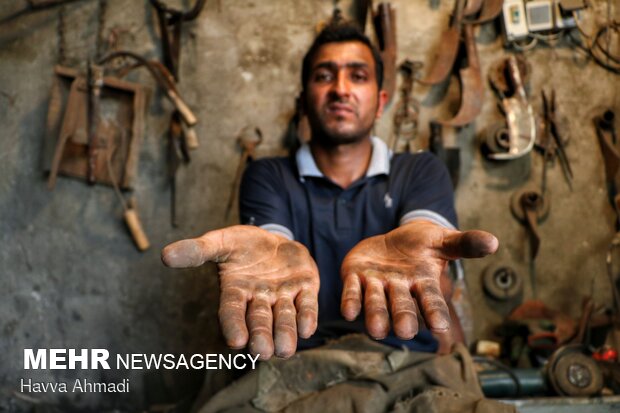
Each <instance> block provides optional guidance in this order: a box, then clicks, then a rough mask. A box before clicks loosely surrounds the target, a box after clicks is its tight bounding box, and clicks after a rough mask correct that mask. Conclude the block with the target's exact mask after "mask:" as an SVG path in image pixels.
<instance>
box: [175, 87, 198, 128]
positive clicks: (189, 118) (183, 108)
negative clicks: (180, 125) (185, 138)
mask: <svg viewBox="0 0 620 413" xmlns="http://www.w3.org/2000/svg"><path fill="white" fill-rule="evenodd" d="M168 97H169V98H170V100H171V101H172V103H174V106H175V107H176V108H177V110H178V111H179V112H180V113H181V116H182V117H183V120H184V121H185V123H187V125H188V126H194V125H195V124H196V123H197V122H198V119H196V116H195V115H194V113H193V112H192V110H191V109H190V108H189V106H187V104H186V103H185V102H184V101H183V99H181V97H180V96H179V95H177V94H176V93H175V92H174V90H170V89H169V90H168Z"/></svg>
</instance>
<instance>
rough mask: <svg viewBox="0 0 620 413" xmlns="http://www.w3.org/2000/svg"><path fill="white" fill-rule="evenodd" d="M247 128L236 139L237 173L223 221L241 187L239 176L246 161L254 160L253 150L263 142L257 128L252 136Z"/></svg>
mask: <svg viewBox="0 0 620 413" xmlns="http://www.w3.org/2000/svg"><path fill="white" fill-rule="evenodd" d="M248 132H249V128H248V127H245V128H243V130H242V131H241V133H240V134H239V136H238V137H237V144H238V145H239V147H240V148H241V158H239V165H238V166H237V172H236V173H235V179H234V180H233V183H232V186H231V188H230V195H229V196H228V203H227V204H226V215H225V219H226V220H228V217H229V216H230V212H231V211H232V208H233V206H234V204H235V201H236V199H237V194H238V193H239V186H240V185H241V175H242V174H243V170H244V169H245V166H246V164H247V163H248V161H250V160H252V159H254V150H255V149H256V147H257V146H258V145H260V143H261V142H262V141H263V133H262V132H261V130H260V129H259V128H254V136H252V135H250V134H249V133H248Z"/></svg>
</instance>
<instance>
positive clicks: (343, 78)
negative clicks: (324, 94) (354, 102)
mask: <svg viewBox="0 0 620 413" xmlns="http://www.w3.org/2000/svg"><path fill="white" fill-rule="evenodd" d="M332 92H333V93H334V94H336V95H338V96H346V95H348V94H349V92H350V85H349V79H347V75H346V73H345V72H344V71H343V70H339V71H338V73H337V74H336V79H335V80H334V83H333V84H332Z"/></svg>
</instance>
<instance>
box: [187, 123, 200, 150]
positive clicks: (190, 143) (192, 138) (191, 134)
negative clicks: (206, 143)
mask: <svg viewBox="0 0 620 413" xmlns="http://www.w3.org/2000/svg"><path fill="white" fill-rule="evenodd" d="M184 132H185V133H184V134H183V135H184V136H185V144H186V145H187V148H188V149H196V148H198V147H199V146H200V144H199V143H198V135H196V130H195V129H194V128H193V127H191V126H190V127H187V128H185V131H184Z"/></svg>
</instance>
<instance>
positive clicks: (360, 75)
mask: <svg viewBox="0 0 620 413" xmlns="http://www.w3.org/2000/svg"><path fill="white" fill-rule="evenodd" d="M351 79H353V80H354V81H355V82H365V81H367V80H368V75H367V74H366V73H364V72H353V73H352V74H351Z"/></svg>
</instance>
